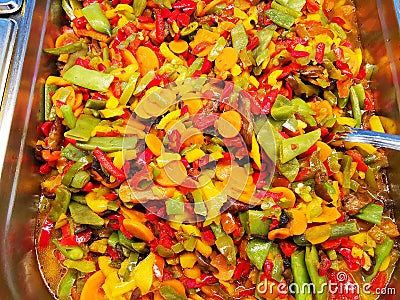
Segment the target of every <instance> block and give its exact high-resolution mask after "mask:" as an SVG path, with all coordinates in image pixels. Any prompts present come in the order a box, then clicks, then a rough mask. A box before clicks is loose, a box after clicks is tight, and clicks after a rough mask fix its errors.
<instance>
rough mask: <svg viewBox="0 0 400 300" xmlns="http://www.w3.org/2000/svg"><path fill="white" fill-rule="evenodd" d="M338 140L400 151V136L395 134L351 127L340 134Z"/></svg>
mask: <svg viewBox="0 0 400 300" xmlns="http://www.w3.org/2000/svg"><path fill="white" fill-rule="evenodd" d="M336 139H337V140H342V141H346V142H358V143H365V144H370V145H373V146H377V147H383V148H389V149H393V150H400V136H399V135H395V134H389V133H382V132H376V131H370V130H364V129H360V128H351V127H349V128H346V130H345V131H341V132H338V133H337V137H336Z"/></svg>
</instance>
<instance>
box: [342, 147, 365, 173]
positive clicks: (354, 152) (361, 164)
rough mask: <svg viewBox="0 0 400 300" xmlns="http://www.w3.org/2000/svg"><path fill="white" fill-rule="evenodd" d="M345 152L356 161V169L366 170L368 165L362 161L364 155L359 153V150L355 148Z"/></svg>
mask: <svg viewBox="0 0 400 300" xmlns="http://www.w3.org/2000/svg"><path fill="white" fill-rule="evenodd" d="M346 154H347V155H349V156H350V157H351V158H352V159H353V161H355V162H356V163H357V170H358V171H361V172H364V173H365V172H367V171H368V166H367V164H366V163H365V162H364V157H363V156H362V155H361V153H360V152H358V151H357V150H347V151H346Z"/></svg>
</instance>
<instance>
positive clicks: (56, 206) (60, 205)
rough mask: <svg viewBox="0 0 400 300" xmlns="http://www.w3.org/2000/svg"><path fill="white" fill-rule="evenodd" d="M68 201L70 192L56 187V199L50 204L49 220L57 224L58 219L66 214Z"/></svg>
mask: <svg viewBox="0 0 400 300" xmlns="http://www.w3.org/2000/svg"><path fill="white" fill-rule="evenodd" d="M70 201H71V192H70V191H68V190H67V189H66V188H64V187H58V188H57V189H56V198H55V199H54V200H53V201H52V202H51V209H50V213H49V219H50V220H52V221H53V222H57V220H58V218H59V217H60V216H61V215H62V214H65V213H66V212H67V209H68V205H69V202H70Z"/></svg>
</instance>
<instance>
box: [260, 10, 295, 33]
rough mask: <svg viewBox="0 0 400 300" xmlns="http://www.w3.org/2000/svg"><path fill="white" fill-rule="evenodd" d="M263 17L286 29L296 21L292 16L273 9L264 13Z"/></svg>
mask: <svg viewBox="0 0 400 300" xmlns="http://www.w3.org/2000/svg"><path fill="white" fill-rule="evenodd" d="M265 15H266V16H267V17H268V18H269V19H270V20H271V21H272V22H274V23H275V24H276V25H278V26H281V27H283V28H286V29H290V28H291V27H292V26H293V24H294V21H295V20H296V19H295V18H294V17H293V16H291V15H288V14H286V13H283V12H281V11H279V10H276V9H273V8H271V9H268V10H267V11H266V12H265Z"/></svg>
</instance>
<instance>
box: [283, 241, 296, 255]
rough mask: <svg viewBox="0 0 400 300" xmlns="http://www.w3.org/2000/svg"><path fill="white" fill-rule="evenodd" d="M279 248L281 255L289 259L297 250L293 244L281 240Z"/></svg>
mask: <svg viewBox="0 0 400 300" xmlns="http://www.w3.org/2000/svg"><path fill="white" fill-rule="evenodd" d="M279 247H280V248H281V250H282V252H283V254H285V256H287V257H291V256H292V254H293V253H294V251H296V249H297V245H296V244H294V243H291V242H289V241H286V240H283V241H282V242H281V243H280V244H279Z"/></svg>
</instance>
